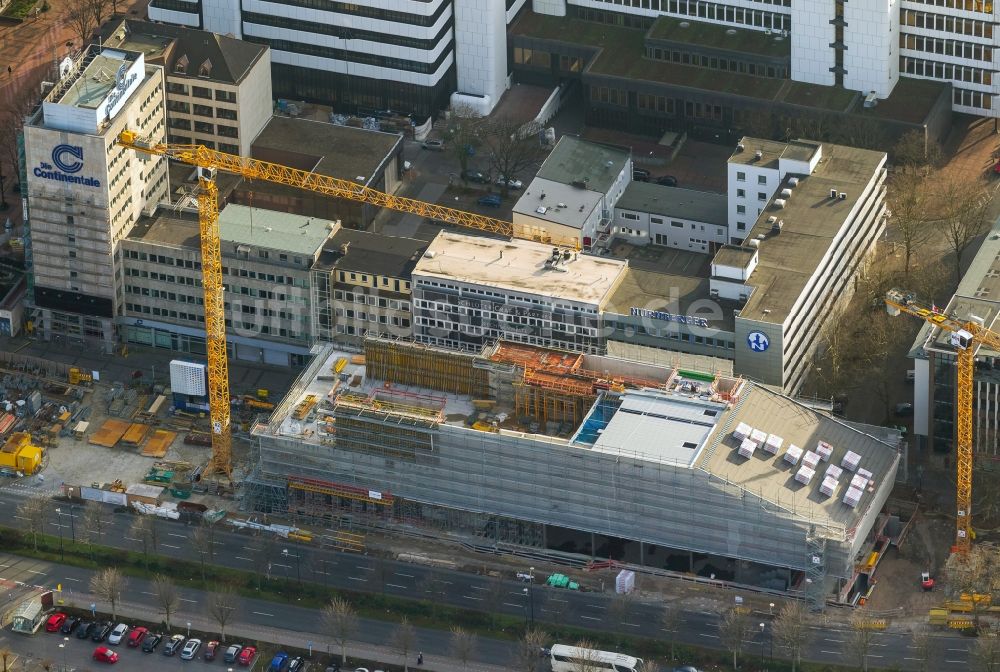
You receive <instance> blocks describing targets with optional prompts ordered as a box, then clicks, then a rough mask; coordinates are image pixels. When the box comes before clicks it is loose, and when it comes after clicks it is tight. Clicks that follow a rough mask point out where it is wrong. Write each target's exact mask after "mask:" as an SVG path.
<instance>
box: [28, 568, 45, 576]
mask: <svg viewBox="0 0 1000 672" xmlns="http://www.w3.org/2000/svg"><path fill="white" fill-rule="evenodd" d="M28 572H29V573H30V574H43V575H44V574H45V572H39V571H38V570H37V569H29V570H28Z"/></svg>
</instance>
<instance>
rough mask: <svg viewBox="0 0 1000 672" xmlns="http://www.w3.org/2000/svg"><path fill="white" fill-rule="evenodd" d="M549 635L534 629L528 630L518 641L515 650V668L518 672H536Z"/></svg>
mask: <svg viewBox="0 0 1000 672" xmlns="http://www.w3.org/2000/svg"><path fill="white" fill-rule="evenodd" d="M547 639H548V635H547V634H546V633H545V631H544V630H540V629H538V628H532V629H530V630H526V631H525V633H524V636H523V637H521V639H519V640H518V641H517V647H516V648H515V649H514V660H513V661H512V663H513V667H514V668H515V669H516V670H518V672H536V669H537V668H538V660H539V653H540V652H541V650H542V647H544V646H545V641H546V640H547Z"/></svg>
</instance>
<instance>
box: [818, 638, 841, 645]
mask: <svg viewBox="0 0 1000 672" xmlns="http://www.w3.org/2000/svg"><path fill="white" fill-rule="evenodd" d="M823 641H824V642H836V643H837V644H843V643H844V640H842V639H824V640H823Z"/></svg>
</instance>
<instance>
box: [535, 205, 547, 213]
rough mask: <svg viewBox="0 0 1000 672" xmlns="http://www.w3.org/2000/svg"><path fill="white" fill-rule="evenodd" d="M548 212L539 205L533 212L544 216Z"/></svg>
mask: <svg viewBox="0 0 1000 672" xmlns="http://www.w3.org/2000/svg"><path fill="white" fill-rule="evenodd" d="M548 211H549V209H548V208H546V207H545V206H544V205H539V206H538V207H537V208H535V212H537V213H538V214H539V215H544V214H545V213H546V212H548Z"/></svg>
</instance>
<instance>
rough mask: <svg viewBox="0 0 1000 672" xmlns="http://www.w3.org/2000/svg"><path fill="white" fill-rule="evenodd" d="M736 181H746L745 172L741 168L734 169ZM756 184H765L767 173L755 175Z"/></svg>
mask: <svg viewBox="0 0 1000 672" xmlns="http://www.w3.org/2000/svg"><path fill="white" fill-rule="evenodd" d="M736 181H737V182H746V181H747V174H746V173H745V172H743V171H742V170H738V171H736ZM757 184H763V185H766V184H767V175H758V176H757Z"/></svg>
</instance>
